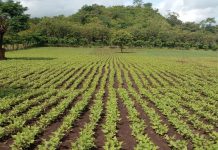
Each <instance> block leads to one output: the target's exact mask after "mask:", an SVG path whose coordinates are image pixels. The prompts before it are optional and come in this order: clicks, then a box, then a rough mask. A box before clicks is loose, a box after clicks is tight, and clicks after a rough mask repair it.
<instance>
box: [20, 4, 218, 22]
mask: <svg viewBox="0 0 218 150" xmlns="http://www.w3.org/2000/svg"><path fill="white" fill-rule="evenodd" d="M16 1H20V2H21V3H22V4H23V5H24V6H27V7H28V8H29V10H28V13H29V14H31V17H43V16H57V15H61V14H63V15H71V14H73V13H76V12H77V11H78V10H79V9H80V8H81V7H82V6H83V5H85V4H87V5H91V4H100V5H105V6H113V5H131V4H132V2H133V0H16ZM147 2H150V3H153V7H154V8H156V9H159V12H160V13H161V14H162V15H166V14H167V13H168V12H169V11H171V12H177V13H178V14H179V16H180V17H179V18H180V19H181V20H182V21H184V22H187V21H195V22H200V21H201V20H203V19H206V18H208V17H215V18H216V21H217V22H218V0H144V3H147Z"/></svg>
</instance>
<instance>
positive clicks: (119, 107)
mask: <svg viewBox="0 0 218 150" xmlns="http://www.w3.org/2000/svg"><path fill="white" fill-rule="evenodd" d="M116 51H118V50H116V49H112V50H111V49H97V48H96V49H95V48H87V49H85V48H77V49H76V48H36V49H30V50H20V51H12V52H8V53H6V55H7V57H8V60H7V61H1V62H0V150H7V149H14V150H21V149H29V150H33V149H40V150H54V149H59V150H64V149H72V150H86V149H105V150H116V149H125V150H132V149H136V150H155V149H161V150H170V149H178V150H185V149H188V150H192V149H196V150H217V149H218V53H217V52H213V51H192V50H190V51H177V50H129V52H128V53H123V54H121V53H118V52H116Z"/></svg>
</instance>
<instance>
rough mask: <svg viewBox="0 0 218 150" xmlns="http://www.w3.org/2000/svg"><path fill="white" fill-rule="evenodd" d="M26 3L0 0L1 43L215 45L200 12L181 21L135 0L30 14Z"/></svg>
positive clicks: (217, 30) (213, 31) (211, 21)
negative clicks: (196, 18)
mask: <svg viewBox="0 0 218 150" xmlns="http://www.w3.org/2000/svg"><path fill="white" fill-rule="evenodd" d="M27 9H28V8H26V7H23V6H22V5H21V4H20V3H19V2H14V1H13V0H9V1H6V2H4V1H0V13H1V15H0V23H1V24H0V25H1V28H0V35H1V40H0V41H1V42H0V45H1V47H2V45H3V47H4V48H5V49H8V50H10V49H13V50H16V49H21V48H29V47H39V46H56V47H57V46H59V47H62V46H64V47H81V46H82V47H91V46H100V47H104V46H110V47H114V46H119V47H120V48H121V49H123V48H124V47H125V46H128V47H137V48H152V47H158V48H178V49H205V50H208V49H211V50H217V49H218V25H217V24H216V20H215V18H205V20H202V21H201V22H200V23H196V22H182V21H181V20H179V15H178V14H177V13H176V12H169V13H168V15H167V16H162V15H161V14H160V13H159V11H158V9H154V8H153V7H152V3H142V1H140V0H135V1H134V3H133V5H131V6H112V7H105V6H101V5H97V4H94V5H91V6H88V5H84V6H83V7H82V8H81V9H80V10H79V11H78V12H77V13H75V14H72V15H70V16H64V15H59V16H55V17H42V18H31V17H30V15H28V14H26V10H27ZM6 31H7V32H6ZM3 35H4V40H3ZM122 41H123V42H122ZM1 49H3V48H1Z"/></svg>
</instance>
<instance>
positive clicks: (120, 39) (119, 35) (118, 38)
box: [112, 30, 132, 53]
mask: <svg viewBox="0 0 218 150" xmlns="http://www.w3.org/2000/svg"><path fill="white" fill-rule="evenodd" d="M131 42H132V35H131V34H130V33H129V32H127V31H124V30H120V31H117V32H116V33H115V34H114V35H113V37H112V44H114V45H116V46H119V48H120V50H121V53H123V49H124V47H125V46H128V45H129V44H131Z"/></svg>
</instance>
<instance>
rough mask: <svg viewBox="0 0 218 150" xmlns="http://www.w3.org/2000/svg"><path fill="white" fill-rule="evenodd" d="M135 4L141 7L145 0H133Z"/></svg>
mask: <svg viewBox="0 0 218 150" xmlns="http://www.w3.org/2000/svg"><path fill="white" fill-rule="evenodd" d="M133 5H135V6H138V7H141V6H142V5H143V0H133Z"/></svg>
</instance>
